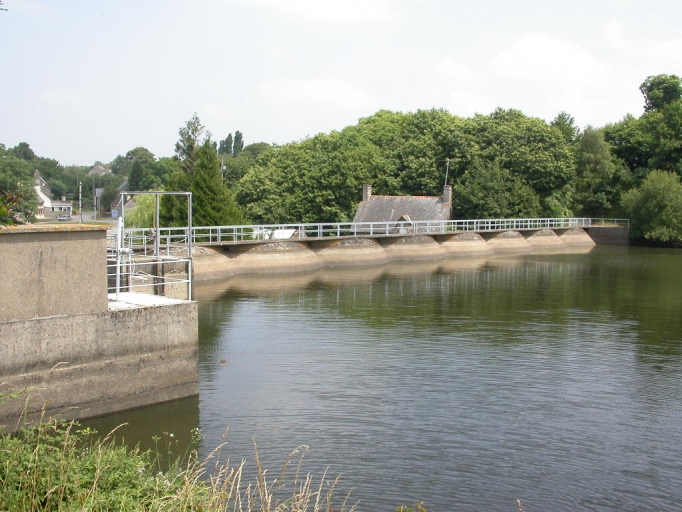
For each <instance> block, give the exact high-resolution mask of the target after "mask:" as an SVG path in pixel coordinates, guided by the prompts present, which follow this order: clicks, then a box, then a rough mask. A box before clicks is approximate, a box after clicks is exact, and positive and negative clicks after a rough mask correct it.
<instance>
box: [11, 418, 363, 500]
mask: <svg viewBox="0 0 682 512" xmlns="http://www.w3.org/2000/svg"><path fill="white" fill-rule="evenodd" d="M115 430H116V429H115ZM115 430H114V431H112V432H110V433H109V434H107V435H106V436H105V437H104V438H101V437H100V436H99V434H98V433H97V432H96V431H93V430H90V429H80V425H79V424H78V423H76V422H68V423H60V422H57V421H54V420H50V421H46V422H40V423H39V424H38V425H37V426H35V427H27V428H23V429H21V430H19V431H18V432H16V433H14V434H3V435H1V436H0V511H6V510H11V511H31V512H33V511H46V512H47V511H65V512H67V511H68V512H71V511H85V510H88V511H110V510H115V511H159V512H160V511H176V510H183V511H185V510H186V511H202V512H211V511H218V510H220V511H231V512H252V511H258V512H285V511H290V512H299V511H300V512H303V511H309V512H352V511H353V510H355V508H356V505H355V504H354V505H350V504H349V503H348V500H349V498H350V493H347V494H346V495H345V496H342V497H341V498H338V499H337V496H336V494H335V492H336V490H337V487H338V484H339V478H336V479H333V480H331V481H329V480H327V475H326V474H323V475H322V477H321V478H319V479H314V478H313V476H312V475H310V474H306V473H305V472H304V470H303V461H304V457H305V455H306V453H307V447H305V446H301V447H299V448H297V449H296V450H294V451H293V452H292V453H291V454H290V456H289V457H288V458H287V460H286V461H285V463H284V465H283V467H282V470H281V472H280V474H279V476H278V477H277V478H275V479H270V478H269V475H268V473H267V470H265V469H263V467H262V465H261V462H260V458H259V455H258V448H257V446H256V443H255V442H254V454H255V465H256V468H255V475H256V476H255V482H250V483H246V482H245V481H244V480H245V464H246V463H245V461H242V462H241V463H240V464H237V465H231V464H230V463H229V459H228V460H227V462H222V457H221V451H222V448H223V447H224V445H225V443H223V444H221V445H220V446H218V447H217V448H216V449H215V450H213V451H212V452H211V453H210V454H209V455H208V456H207V457H206V458H205V459H203V460H199V459H198V456H197V452H196V449H194V448H193V447H192V446H191V447H190V448H189V449H188V450H187V452H186V453H185V454H182V455H180V456H174V455H173V454H172V450H171V448H172V434H164V438H163V439H164V442H166V453H165V454H164V453H163V450H164V448H163V446H159V444H158V443H159V441H161V439H162V438H161V437H159V438H155V439H154V440H155V441H156V442H157V448H156V449H155V450H150V451H144V452H143V451H140V450H139V448H134V449H132V450H131V449H129V448H128V447H126V446H124V445H123V444H122V443H120V442H118V441H116V439H115V437H114V433H115ZM200 437H201V436H200V434H199V432H198V431H194V432H193V443H194V444H193V446H196V444H197V443H198V441H199V439H200ZM169 441H171V442H169ZM164 455H165V456H164Z"/></svg>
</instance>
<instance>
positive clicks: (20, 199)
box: [0, 155, 38, 223]
mask: <svg viewBox="0 0 682 512" xmlns="http://www.w3.org/2000/svg"><path fill="white" fill-rule="evenodd" d="M37 207H38V197H37V196H36V193H35V191H34V189H33V166H32V165H31V164H30V163H29V162H27V161H25V160H23V159H21V158H17V157H16V156H12V155H3V156H2V157H1V158H0V209H2V210H4V215H3V218H4V219H5V222H6V223H9V222H13V221H14V219H15V218H16V215H18V214H21V215H23V217H24V218H25V219H27V220H32V219H33V218H34V215H35V213H36V209H37Z"/></svg>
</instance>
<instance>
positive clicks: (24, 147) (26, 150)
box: [8, 142, 36, 162]
mask: <svg viewBox="0 0 682 512" xmlns="http://www.w3.org/2000/svg"><path fill="white" fill-rule="evenodd" d="M8 153H9V154H10V155H12V156H16V157H17V158H21V159H22V160H26V161H27V162H30V161H31V160H33V159H34V158H35V157H36V154H35V153H34V152H33V150H32V149H31V146H29V144H28V143H27V142H20V143H19V144H17V145H16V146H14V147H13V148H11V149H9V150H8Z"/></svg>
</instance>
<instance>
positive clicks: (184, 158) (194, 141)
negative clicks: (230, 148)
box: [175, 112, 212, 176]
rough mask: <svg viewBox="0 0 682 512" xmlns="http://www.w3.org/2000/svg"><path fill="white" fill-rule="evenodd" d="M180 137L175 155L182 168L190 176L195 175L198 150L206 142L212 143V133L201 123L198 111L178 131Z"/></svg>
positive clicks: (176, 144)
mask: <svg viewBox="0 0 682 512" xmlns="http://www.w3.org/2000/svg"><path fill="white" fill-rule="evenodd" d="M178 133H179V134H180V139H179V140H178V141H177V142H176V143H175V155H176V156H177V157H178V159H179V160H180V162H181V164H182V169H183V171H185V173H187V174H189V175H190V176H192V175H194V165H195V162H196V152H197V150H198V149H199V148H200V147H201V146H202V145H204V144H208V145H211V144H212V141H211V133H210V132H208V131H207V130H206V127H205V126H204V125H203V124H201V120H200V119H199V116H197V114H196V112H195V113H194V115H193V116H192V117H191V119H190V120H189V121H187V123H186V124H185V126H183V127H182V128H180V130H179V131H178Z"/></svg>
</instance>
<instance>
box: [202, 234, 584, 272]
mask: <svg viewBox="0 0 682 512" xmlns="http://www.w3.org/2000/svg"><path fill="white" fill-rule="evenodd" d="M487 236H488V238H489V240H487V241H486V239H485V238H484V237H483V236H482V235H481V234H479V233H474V232H463V233H447V234H443V235H435V236H426V235H406V236H401V237H377V238H372V237H366V238H347V239H332V240H324V239H322V240H309V241H304V240H297V241H282V240H279V241H273V242H266V243H263V242H259V243H257V244H253V245H246V244H245V245H239V246H225V247H221V248H217V249H213V248H207V247H202V248H201V249H202V250H201V252H200V253H198V254H196V255H195V258H194V280H195V282H203V281H212V280H220V279H225V278H229V277H232V276H236V275H241V274H252V275H255V274H269V275H275V274H288V273H291V272H305V271H311V270H315V269H318V268H325V267H337V268H340V267H348V268H359V267H366V266H372V265H386V264H389V263H392V262H401V261H402V262H415V261H442V260H444V259H447V258H452V257H456V258H479V257H483V256H490V255H493V254H495V255H503V254H523V253H527V252H547V251H550V252H561V251H563V250H566V251H569V252H574V248H575V247H577V246H579V247H581V248H582V247H585V248H591V247H593V246H594V245H595V242H594V240H592V239H591V238H590V237H589V236H588V235H587V234H586V233H585V231H583V230H582V229H570V230H561V236H558V235H557V233H556V232H554V231H553V230H549V229H548V230H537V231H536V232H534V233H533V234H532V235H531V236H529V237H528V238H525V237H524V236H523V235H521V234H520V233H519V232H517V231H504V232H497V233H490V234H488V235H487Z"/></svg>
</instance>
